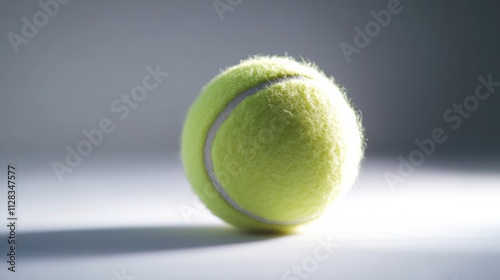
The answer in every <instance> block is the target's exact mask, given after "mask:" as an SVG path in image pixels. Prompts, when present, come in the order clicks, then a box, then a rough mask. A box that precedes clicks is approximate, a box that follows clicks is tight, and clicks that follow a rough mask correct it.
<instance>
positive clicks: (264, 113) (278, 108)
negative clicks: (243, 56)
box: [181, 57, 364, 231]
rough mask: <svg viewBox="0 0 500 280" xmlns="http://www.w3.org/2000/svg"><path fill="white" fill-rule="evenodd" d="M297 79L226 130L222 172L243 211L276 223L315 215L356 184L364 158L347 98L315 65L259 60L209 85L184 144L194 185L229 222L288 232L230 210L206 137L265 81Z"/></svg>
mask: <svg viewBox="0 0 500 280" xmlns="http://www.w3.org/2000/svg"><path fill="white" fill-rule="evenodd" d="M291 76H299V77H304V78H305V79H290V80H287V81H285V82H280V83H276V84H273V85H272V86H270V87H268V88H266V89H264V90H261V91H259V92H257V93H256V94H254V95H251V96H249V97H247V98H245V99H244V100H243V101H242V102H241V103H239V104H238V106H236V107H235V108H234V110H233V111H232V112H231V114H230V115H229V117H228V118H227V119H226V120H225V122H224V123H223V124H222V125H221V126H220V128H219V130H218V132H217V134H216V136H215V139H214V142H213V146H212V151H211V156H212V161H213V166H214V171H215V175H216V176H217V178H218V179H219V181H220V182H221V183H222V186H223V187H224V189H225V191H226V192H227V193H228V194H229V195H230V196H231V198H232V199H233V200H234V201H235V202H236V203H238V205H239V206H240V207H243V208H244V209H247V210H248V211H250V212H252V213H254V214H255V215H258V216H261V217H264V218H265V219H268V220H270V221H276V222H278V223H279V222H285V223H286V222H290V221H307V220H312V219H314V218H316V217H318V216H319V215H320V214H321V212H323V211H324V209H325V207H327V206H328V205H329V204H330V203H331V202H332V201H333V200H334V199H335V198H336V197H337V196H338V195H339V194H341V193H344V192H345V191H347V190H348V188H349V187H350V186H351V185H352V184H353V182H354V180H355V178H356V176H357V173H358V167H359V163H360V160H361V158H362V155H363V146H364V144H363V134H362V130H361V126H360V123H359V119H358V116H357V114H356V113H355V111H354V110H353V109H352V107H351V105H350V104H349V102H348V101H347V99H346V97H345V95H344V93H343V92H342V91H341V90H340V89H339V87H338V86H337V85H335V84H334V82H333V81H332V80H331V79H329V78H327V77H326V76H325V75H324V74H323V73H322V72H321V71H319V70H318V69H317V67H315V66H314V65H312V64H309V63H300V62H297V61H294V60H292V59H290V58H286V57H254V58H250V59H247V60H245V61H242V63H241V64H239V65H237V66H233V67H230V68H228V69H227V70H225V71H224V72H223V73H221V74H220V75H218V76H217V77H215V78H214V79H213V80H212V81H211V82H209V83H208V84H207V85H206V86H205V87H204V89H203V90H202V92H201V94H200V95H199V96H198V98H197V99H196V100H195V102H194V103H193V105H192V106H191V108H190V110H189V113H188V116H187V118H186V121H185V124H184V130H183V134H182V139H181V157H182V161H183V164H184V169H185V172H186V175H187V177H188V180H189V181H190V183H191V185H192V186H193V189H194V191H195V192H196V193H197V194H198V196H199V197H200V199H201V200H202V201H203V202H204V203H205V204H206V206H207V207H208V208H209V209H210V210H211V211H212V212H213V213H214V214H216V215H217V216H219V217H221V218H222V219H223V220H225V221H226V222H228V223H230V224H232V225H234V226H237V227H240V228H243V229H247V230H254V231H289V230H291V229H293V228H295V227H296V226H298V225H300V224H301V223H302V222H300V223H297V224H292V225H280V224H273V223H263V222H260V221H256V220H255V219H252V218H250V217H248V216H246V215H244V214H242V213H240V212H238V211H237V210H235V209H234V208H233V207H232V206H231V205H229V204H228V203H227V202H226V201H225V200H224V198H223V197H222V196H221V195H220V194H219V193H218V192H217V190H216V189H215V188H214V186H213V185H212V183H211V181H210V178H209V176H208V174H207V171H206V169H205V166H204V153H203V149H204V144H205V140H206V138H207V133H208V130H209V129H210V126H211V125H212V124H213V123H214V120H215V119H216V118H217V116H218V115H219V114H220V112H221V111H222V110H224V108H225V107H226V106H227V104H228V103H229V102H231V100H233V99H234V98H235V97H236V96H237V95H238V94H240V93H241V92H243V91H245V90H247V89H249V88H252V87H255V86H258V85H259V84H262V83H264V82H266V81H269V80H273V79H276V78H281V77H291Z"/></svg>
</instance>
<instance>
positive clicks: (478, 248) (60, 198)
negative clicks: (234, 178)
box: [0, 157, 500, 280]
mask: <svg viewBox="0 0 500 280" xmlns="http://www.w3.org/2000/svg"><path fill="white" fill-rule="evenodd" d="M10 162H12V163H14V164H16V166H17V169H18V181H17V186H18V209H17V211H18V214H17V215H18V217H19V220H18V222H17V223H18V227H17V241H18V247H17V248H18V250H17V265H16V270H17V271H16V272H15V273H12V272H9V271H7V263H6V252H7V251H6V250H7V246H6V245H7V244H6V236H7V231H6V227H5V225H3V224H6V219H5V217H6V208H7V207H6V198H5V192H6V183H4V184H3V186H1V191H0V199H1V200H0V207H1V208H0V209H1V210H0V211H1V212H0V213H1V216H0V217H3V218H2V219H3V221H2V222H1V224H2V225H3V226H2V227H1V231H0V233H1V235H0V251H1V254H0V279H2V280H3V279H6V280H8V279H74V280H78V279H82V280H83V279H85V280H89V279H93V280H98V279H102V280H110V279H116V280H124V279H126V280H132V279H135V280H146V279H276V280H279V279H332V280H333V279H346V280H347V279H356V280H368V279H381V280H391V279H395V280H396V279H397V280H412V279H419V280H422V279H429V280H431V279H432V280H434V279H435V280H445V279H447V280H466V279H471V280H481V279H491V280H498V279H500V172H498V170H500V169H499V168H498V165H496V166H490V167H489V168H475V169H471V168H450V167H448V168H447V167H444V166H443V167H440V166H439V165H430V164H429V165H424V166H422V167H420V168H418V169H417V170H416V171H415V173H414V174H413V175H412V176H410V177H409V178H407V179H406V181H405V182H404V183H403V184H401V185H399V186H397V187H395V188H391V187H389V186H388V184H387V182H386V180H385V178H384V172H386V171H392V172H394V171H395V170H396V168H397V164H398V162H397V160H395V159H389V160H387V159H386V160H381V159H368V160H366V161H365V162H364V164H363V171H362V173H361V175H360V178H359V180H358V182H357V183H356V185H355V186H354V187H353V189H352V190H351V191H350V193H349V194H348V195H347V197H346V198H345V199H343V200H342V201H339V202H338V203H336V204H334V205H333V206H332V207H331V208H330V209H329V211H328V212H327V213H325V215H324V216H323V217H322V218H321V219H320V220H318V221H317V222H315V223H314V224H312V225H310V226H308V227H305V228H303V229H302V230H301V231H299V232H298V233H296V234H293V235H286V236H266V235H252V234H248V233H244V232H241V231H238V230H236V229H233V228H231V227H230V226H227V225H225V224H224V223H223V222H221V221H220V220H219V219H218V218H217V217H215V216H213V215H212V214H211V213H210V212H209V211H208V210H206V209H205V208H204V207H203V206H202V205H201V204H200V202H199V200H197V199H196V197H195V195H194V193H193V192H192V191H191V188H190V186H189V184H188V182H187V180H186V179H185V177H184V174H183V171H182V166H181V165H180V162H179V160H177V159H173V160H167V159H165V158H163V159H156V158H153V157H149V158H148V157H144V158H134V159H121V160H113V161H111V160H108V159H106V158H104V157H100V158H98V157H93V158H89V159H86V161H85V162H83V163H82V164H81V165H80V166H79V167H77V168H75V170H74V172H73V173H71V174H68V175H67V176H65V177H64V181H63V182H58V180H57V178H56V176H55V175H54V173H53V172H52V170H51V167H50V162H51V161H47V160H38V161H36V160H30V159H17V160H16V159H15V158H13V159H12V160H10ZM6 164H7V163H5V164H4V167H5V169H6ZM2 173H6V172H2ZM2 176H5V174H3V175H2ZM0 179H1V180H2V181H3V182H6V179H5V177H1V178H0ZM183 211H184V212H183ZM183 213H184V214H183ZM186 213H190V215H186ZM325 242H327V243H329V244H331V246H326V247H328V248H327V249H325V245H321V244H324V243H325ZM294 267H295V269H300V270H301V271H302V272H301V274H293V272H291V271H292V269H293V268H294ZM295 271H297V270H295ZM287 272H289V273H287Z"/></svg>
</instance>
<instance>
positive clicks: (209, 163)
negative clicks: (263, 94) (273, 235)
mask: <svg viewBox="0 0 500 280" xmlns="http://www.w3.org/2000/svg"><path fill="white" fill-rule="evenodd" d="M306 79H310V78H308V77H305V76H287V77H286V76H285V77H280V78H276V79H272V80H268V81H266V82H263V83H261V84H258V85H256V86H254V87H252V88H250V89H247V90H245V91H243V92H241V93H239V94H238V95H237V96H236V97H235V98H234V99H233V100H231V101H230V102H229V103H228V104H227V105H226V107H225V108H224V109H223V110H222V111H221V113H220V114H219V115H218V116H217V118H216V119H215V121H214V123H213V124H212V126H211V127H210V129H209V130H208V133H207V138H206V139H205V146H204V150H203V152H204V164H205V170H206V172H207V174H208V176H209V178H210V181H211V183H212V185H213V186H214V188H215V189H216V190H217V192H218V193H219V194H220V195H221V196H222V198H223V199H224V201H226V202H227V203H228V204H229V205H230V206H231V207H233V208H234V209H235V210H236V211H238V212H240V213H241V214H243V215H245V216H247V217H249V218H252V219H254V220H257V221H259V222H261V223H265V224H271V225H295V224H301V223H304V222H307V221H309V220H312V219H315V218H316V216H314V217H308V218H305V219H298V220H293V221H274V220H269V219H266V218H264V217H262V216H259V215H256V214H254V213H252V212H250V211H248V210H247V209H244V208H242V207H240V205H238V203H236V201H234V200H233V199H232V198H231V196H230V195H229V194H228V193H227V192H226V190H225V189H224V187H223V186H222V184H221V182H220V181H219V179H218V178H217V175H216V174H215V171H214V164H213V160H212V146H213V142H214V140H215V135H216V134H217V131H218V130H219V128H220V126H221V125H222V124H223V123H224V122H225V121H226V119H227V118H228V117H229V115H230V114H231V112H232V111H233V110H234V109H235V108H236V107H237V106H238V105H239V104H240V103H241V102H242V101H243V100H245V99H246V98H247V97H250V96H252V95H254V94H256V93H258V92H260V91H261V90H264V89H266V88H268V87H271V86H273V85H276V84H278V83H282V82H287V81H290V80H306Z"/></svg>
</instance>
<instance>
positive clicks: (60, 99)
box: [0, 0, 500, 163]
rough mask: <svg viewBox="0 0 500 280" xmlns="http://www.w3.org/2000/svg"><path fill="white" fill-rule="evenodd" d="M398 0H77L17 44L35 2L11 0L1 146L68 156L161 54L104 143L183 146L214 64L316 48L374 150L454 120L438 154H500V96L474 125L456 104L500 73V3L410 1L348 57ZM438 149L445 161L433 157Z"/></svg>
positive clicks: (113, 147) (0, 14) (1, 55)
mask: <svg viewBox="0 0 500 280" xmlns="http://www.w3.org/2000/svg"><path fill="white" fill-rule="evenodd" d="M387 2H388V1H385V0H383V1H364V2H361V1H243V3H242V4H241V5H239V6H237V7H235V9H234V10H233V11H230V12H226V13H225V14H224V20H223V21H221V20H220V18H219V17H218V16H217V13H216V11H215V10H214V8H213V6H212V2H211V1H140V2H139V1H71V2H70V3H68V4H66V5H62V6H61V9H60V11H59V12H58V14H57V15H56V16H55V17H54V18H50V20H49V22H48V24H47V25H46V26H44V27H42V28H40V29H39V31H38V34H37V35H36V36H35V37H34V38H32V39H30V41H29V43H28V44H25V45H24V44H23V45H21V46H20V52H19V53H18V54H15V53H14V51H13V49H12V47H11V45H10V43H9V41H8V39H7V33H9V32H14V33H16V34H20V33H21V26H22V24H23V23H22V21H21V18H22V17H27V18H30V19H31V17H32V15H33V14H34V13H35V12H36V11H38V10H40V7H39V6H38V4H36V3H35V2H33V1H2V2H1V3H0V34H3V39H2V40H0V62H1V64H0V92H1V93H0V94H1V102H0V128H1V131H2V137H1V138H0V153H1V154H3V155H12V156H13V158H15V156H21V155H27V156H33V155H36V156H41V157H42V158H44V159H46V161H47V163H50V162H51V161H53V160H57V161H63V160H64V156H65V154H66V151H65V150H64V147H65V146H66V145H70V146H72V147H75V146H76V144H77V143H78V141H80V140H81V139H84V138H83V136H82V134H81V131H82V130H83V129H92V128H96V127H97V125H98V122H99V120H100V119H102V118H103V117H110V118H112V119H113V120H116V119H117V118H116V114H114V113H113V112H111V110H110V104H111V102H112V101H113V100H114V99H116V98H118V97H120V95H121V94H123V93H127V94H128V93H130V91H131V89H132V87H134V86H136V85H139V84H140V83H141V80H142V78H143V77H144V75H145V74H146V72H145V70H144V68H145V67H146V66H147V65H151V66H154V65H156V64H159V65H160V69H162V70H163V71H167V72H170V74H171V75H170V76H169V77H168V78H167V80H166V81H165V82H163V83H162V84H161V85H160V87H159V88H158V89H156V90H154V92H153V93H150V94H149V96H148V97H147V99H146V100H145V101H144V102H142V103H141V104H140V105H139V107H138V108H137V109H135V110H132V112H131V114H130V116H129V117H128V118H127V119H126V120H124V121H119V122H116V124H117V128H116V130H115V131H114V132H112V133H111V134H108V135H106V136H105V139H104V141H103V143H102V144H101V145H100V146H99V147H97V148H94V151H93V153H92V155H91V156H93V155H95V154H100V155H111V156H113V155H117V154H119V155H121V156H125V157H128V156H134V155H137V154H139V155H149V154H157V155H158V154H159V155H175V154H177V153H178V150H179V137H180V133H181V129H182V123H183V120H184V117H185V115H186V112H187V110H188V108H189V105H190V104H191V102H192V101H193V100H194V99H195V97H196V96H197V94H198V93H199V91H200V89H201V88H202V87H203V85H204V84H206V83H207V82H208V81H209V80H210V79H211V78H212V77H214V76H215V75H216V74H218V73H219V72H220V70H221V69H224V68H225V67H227V66H230V65H234V64H237V63H238V62H239V60H240V59H244V58H247V57H248V56H249V55H255V54H267V55H284V54H285V53H288V54H289V55H291V56H294V57H296V58H300V57H304V58H307V59H310V60H311V61H314V62H316V63H317V64H318V65H319V66H320V68H322V69H323V70H324V71H325V73H326V74H327V75H330V76H334V77H335V78H336V79H337V81H338V82H339V83H340V84H342V85H343V86H345V87H346V88H347V90H348V95H349V97H350V98H351V99H352V102H353V103H354V104H355V105H356V107H357V108H358V109H359V110H360V111H361V112H362V114H363V123H364V126H365V129H366V136H367V139H368V149H367V153H368V156H370V155H374V154H376V155H384V156H388V157H390V158H396V157H397V156H398V155H400V154H401V155H407V154H408V153H409V152H411V151H412V150H413V149H415V145H414V144H413V141H414V140H415V139H417V138H418V139H422V138H426V137H429V136H430V133H431V131H432V129H434V128H436V127H444V128H445V130H446V131H447V133H448V134H449V139H448V141H447V142H446V143H444V144H441V145H439V147H438V149H437V152H436V153H435V155H433V157H432V159H434V158H439V157H441V156H447V155H466V156H474V157H479V158H482V157H484V156H487V157H493V158H495V157H498V155H499V154H500V146H499V145H498V143H499V142H500V130H499V129H498V127H499V126H498V119H499V118H500V110H499V104H500V98H499V97H498V94H500V92H498V93H496V94H493V95H492V97H491V98H489V99H488V100H487V101H485V102H482V103H481V105H480V107H479V109H478V110H477V111H476V112H474V113H473V114H472V116H471V117H470V118H469V119H465V120H464V123H463V125H462V126H461V127H460V129H458V130H456V131H453V130H450V129H448V128H449V124H446V123H445V122H444V121H443V117H442V114H443V112H444V111H446V110H447V109H449V108H451V106H452V105H453V104H454V103H460V102H462V100H463V99H464V98H465V97H466V96H468V95H471V94H473V92H474V89H475V87H476V85H477V84H478V81H477V76H478V75H483V76H486V75H488V74H490V73H492V74H493V79H494V80H500V66H499V62H500V51H499V50H500V39H499V38H500V35H499V34H500V33H499V30H498V27H499V26H500V17H499V16H498V15H499V13H500V2H499V1H493V0H483V1H411V2H410V1H402V2H401V4H402V6H403V11H402V12H401V13H400V14H398V15H393V17H392V20H391V23H390V24H389V25H388V26H387V27H385V28H383V29H382V31H381V32H380V34H379V35H378V36H377V37H375V38H373V39H372V42H371V43H370V44H369V45H368V47H366V48H364V49H362V52H361V53H360V54H355V55H353V56H352V62H351V63H347V61H346V59H345V58H344V56H343V54H342V52H341V49H340V47H339V44H340V43H341V42H347V43H350V44H352V43H353V36H354V30H353V28H354V27H356V26H359V27H364V25H365V24H366V23H367V22H368V21H369V20H372V19H373V18H372V16H371V15H370V14H369V12H370V10H376V11H378V10H380V9H382V8H386V6H387ZM432 159H431V160H432Z"/></svg>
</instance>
